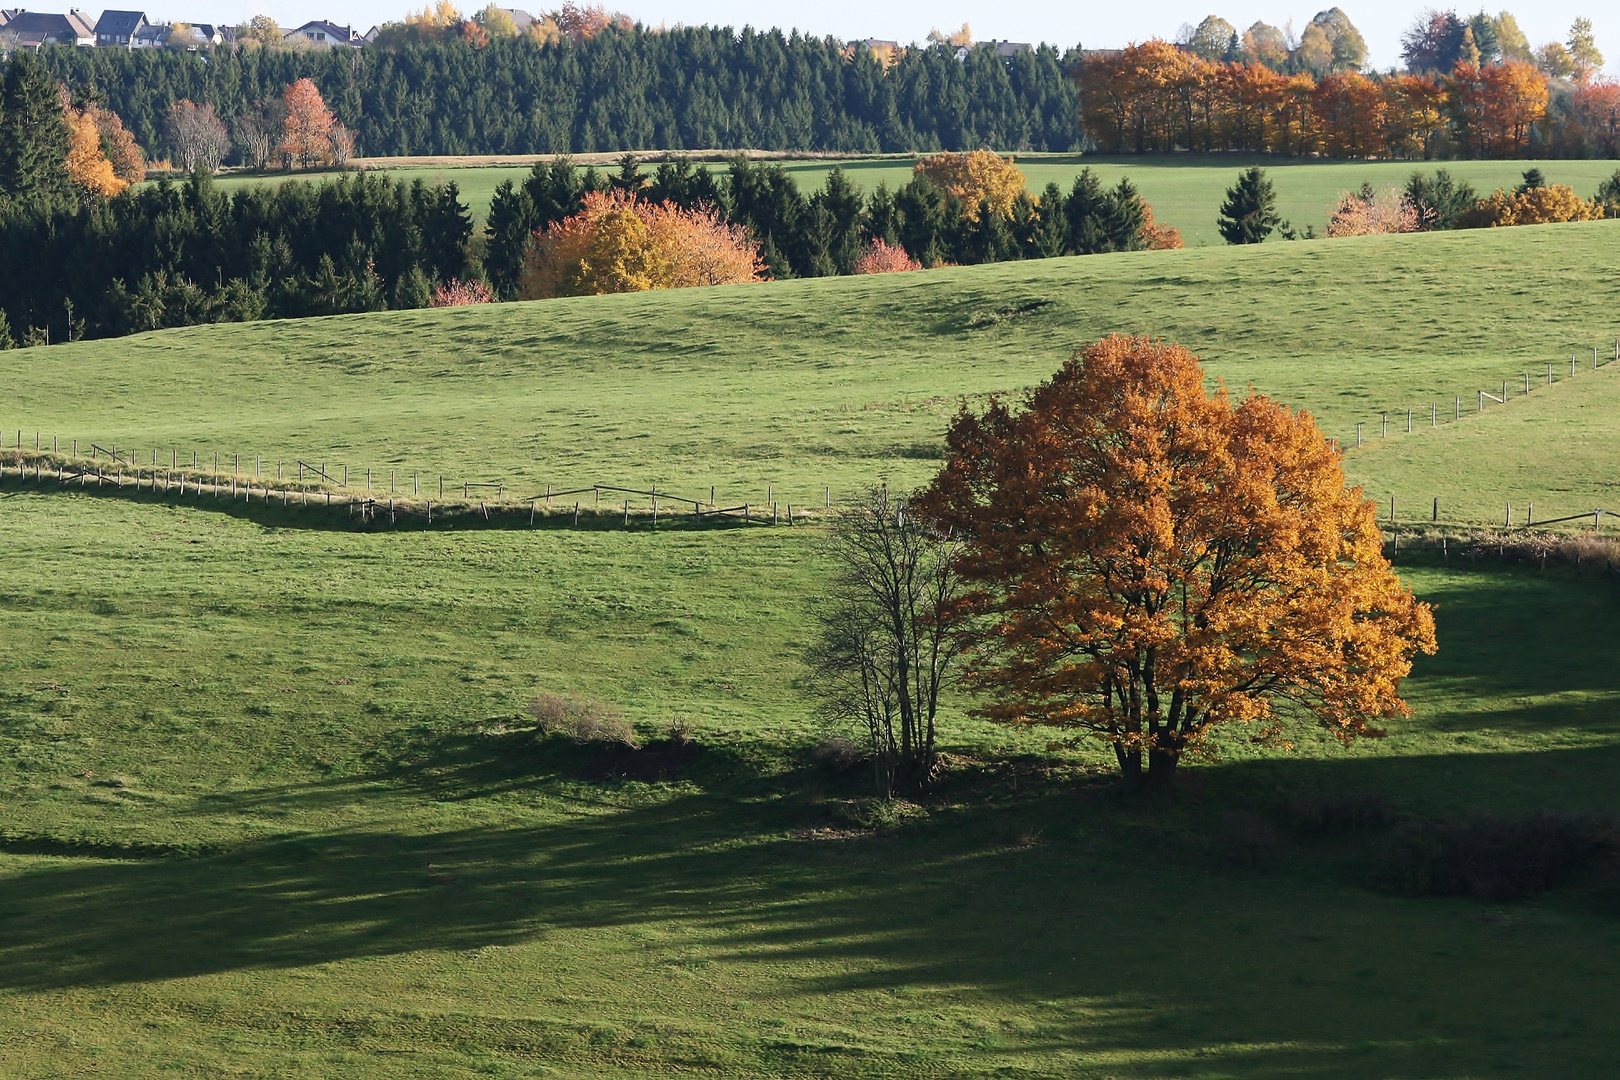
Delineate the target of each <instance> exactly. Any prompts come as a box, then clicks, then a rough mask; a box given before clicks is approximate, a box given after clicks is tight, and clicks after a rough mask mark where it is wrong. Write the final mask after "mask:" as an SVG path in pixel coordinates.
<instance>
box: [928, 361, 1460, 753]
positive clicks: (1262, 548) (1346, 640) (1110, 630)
mask: <svg viewBox="0 0 1620 1080" xmlns="http://www.w3.org/2000/svg"><path fill="white" fill-rule="evenodd" d="M947 442H948V447H949V450H948V459H947V463H946V466H945V468H944V469H943V470H942V471H941V472H940V474H939V475H938V477H936V478H935V480H934V482H933V485H932V486H931V487H930V488H929V489H928V490H927V492H926V493H925V494H924V495H923V497H922V500H921V503H920V506H921V508H922V509H923V511H924V512H925V513H926V514H927V516H928V517H929V518H930V520H931V521H932V522H933V524H934V525H935V527H936V528H937V529H939V530H941V531H942V532H946V531H948V532H949V534H950V535H952V536H954V537H957V538H959V539H960V540H961V543H962V548H961V550H960V552H959V554H958V556H957V559H956V568H957V572H958V573H960V574H961V575H962V577H963V578H964V579H965V580H966V581H967V583H968V585H969V590H970V591H969V592H968V593H967V594H966V595H965V597H964V600H963V603H962V607H961V611H962V613H963V614H964V615H966V616H967V617H968V618H969V619H970V620H971V622H970V623H969V627H970V629H969V640H970V641H971V642H972V644H973V646H974V649H975V651H974V653H973V654H972V656H971V659H970V662H969V669H968V679H969V683H970V685H971V686H972V687H974V688H976V689H977V690H979V691H981V692H983V693H984V694H985V695H986V697H987V700H988V704H987V705H986V706H985V707H984V709H983V712H985V713H986V714H987V715H989V716H991V717H993V718H996V719H1000V720H1003V721H1009V722H1015V723H1040V724H1049V725H1054V726H1056V727H1059V728H1067V729H1071V730H1074V731H1077V732H1080V733H1082V734H1085V735H1090V736H1094V737H1096V738H1100V739H1102V740H1104V741H1106V742H1107V743H1109V744H1110V745H1111V746H1112V747H1113V749H1114V752H1115V754H1116V755H1117V756H1118V760H1119V764H1120V768H1121V770H1122V771H1123V773H1124V775H1125V778H1126V781H1127V783H1130V784H1135V783H1138V782H1141V780H1142V779H1143V771H1142V770H1143V764H1144V761H1146V762H1147V764H1148V779H1150V780H1152V781H1154V782H1156V783H1159V784H1168V783H1169V781H1170V778H1171V777H1172V776H1173V775H1174V771H1175V768H1176V766H1177V764H1178V762H1179V761H1180V760H1181V759H1182V757H1183V756H1184V755H1186V754H1188V753H1190V752H1193V751H1195V750H1197V749H1198V748H1199V747H1200V746H1201V745H1202V744H1203V743H1205V741H1206V740H1207V739H1208V738H1209V737H1210V736H1211V735H1212V734H1213V733H1214V732H1215V731H1216V730H1217V729H1218V728H1219V727H1220V726H1221V725H1223V724H1229V723H1234V722H1237V723H1244V724H1249V725H1252V729H1253V731H1254V737H1256V738H1261V739H1273V740H1278V741H1281V740H1283V739H1284V737H1285V733H1286V732H1285V726H1286V723H1287V722H1288V721H1290V720H1294V719H1301V720H1303V719H1306V718H1310V719H1314V720H1315V721H1316V722H1318V723H1320V724H1321V725H1322V726H1324V727H1325V728H1326V729H1327V730H1328V731H1330V732H1332V733H1333V734H1335V735H1337V736H1339V737H1340V738H1342V739H1344V740H1346V741H1348V740H1350V739H1352V738H1354V737H1357V736H1376V735H1378V734H1381V732H1380V731H1379V729H1378V727H1377V724H1378V723H1379V722H1381V721H1382V720H1384V719H1387V718H1392V717H1399V716H1404V715H1406V714H1407V713H1408V711H1409V710H1408V709H1407V706H1406V705H1405V703H1404V702H1403V701H1402V700H1401V698H1400V696H1399V693H1398V691H1399V684H1400V680H1401V679H1402V678H1403V677H1405V675H1406V674H1407V673H1408V672H1409V671H1410V670H1411V661H1412V657H1413V655H1414V654H1415V653H1417V652H1433V651H1434V648H1435V644H1434V621H1433V618H1432V616H1431V615H1430V612H1429V609H1428V607H1427V606H1426V605H1424V604H1420V603H1418V602H1416V601H1415V600H1414V599H1413V597H1412V594H1411V592H1410V591H1409V590H1408V589H1407V588H1406V587H1405V586H1404V585H1403V584H1401V581H1400V579H1399V578H1398V577H1397V576H1396V575H1395V573H1394V572H1393V571H1392V570H1391V568H1390V565H1389V563H1388V561H1387V560H1386V559H1385V558H1384V555H1383V550H1382V548H1383V538H1382V535H1381V534H1380V532H1379V530H1378V526H1377V524H1376V522H1375V520H1374V508H1373V505H1372V503H1371V502H1369V501H1368V500H1366V499H1365V498H1363V496H1362V493H1361V490H1360V489H1359V488H1351V487H1348V486H1347V485H1346V483H1345V479H1344V473H1343V470H1342V469H1341V467H1340V463H1339V455H1338V454H1337V453H1336V452H1335V451H1334V450H1333V449H1332V448H1331V447H1329V445H1328V444H1327V442H1326V440H1324V439H1323V437H1322V434H1321V432H1320V431H1319V430H1318V429H1317V427H1316V423H1315V421H1314V420H1312V419H1311V417H1310V416H1309V414H1306V413H1302V412H1300V413H1296V412H1293V411H1291V410H1289V409H1288V408H1287V407H1286V406H1283V405H1280V404H1278V403H1277V402H1274V401H1271V400H1269V399H1267V398H1265V397H1260V396H1255V395H1251V396H1249V397H1247V398H1245V399H1244V400H1242V401H1239V402H1235V403H1234V402H1233V401H1232V400H1231V399H1230V398H1229V397H1228V396H1227V394H1226V393H1225V391H1224V390H1220V391H1218V392H1216V393H1214V394H1211V393H1209V392H1207V391H1206V390H1205V388H1204V373H1203V370H1202V368H1201V366H1200V365H1199V363H1198V361H1197V359H1196V358H1195V357H1194V356H1192V354H1191V353H1189V352H1187V350H1185V349H1183V348H1180V347H1179V346H1175V345H1167V344H1163V343H1159V342H1154V341H1150V340H1148V339H1146V338H1127V337H1111V338H1108V339H1106V340H1104V341H1101V342H1099V343H1097V344H1095V345H1092V346H1090V347H1088V348H1086V349H1084V350H1083V351H1081V352H1080V353H1078V354H1076V356H1075V357H1074V358H1073V359H1072V360H1071V361H1070V362H1069V363H1068V364H1066V365H1065V366H1064V367H1063V368H1062V370H1060V371H1059V372H1058V373H1057V375H1056V376H1054V377H1053V379H1052V380H1051V381H1050V382H1048V383H1046V384H1044V385H1042V386H1041V387H1040V388H1039V389H1037V390H1036V391H1034V392H1033V393H1032V394H1031V395H1030V397H1029V400H1028V402H1027V407H1026V408H1025V409H1024V410H1022V411H1021V412H1015V411H1014V410H1012V409H1011V408H1009V407H1008V406H1007V405H1006V404H1004V403H1001V402H997V403H994V404H992V405H991V406H990V407H989V409H988V410H987V411H986V412H985V413H984V414H983V415H975V414H973V413H971V412H968V411H966V410H964V411H963V412H962V413H961V414H960V415H959V416H958V417H957V419H956V421H955V422H954V423H953V424H952V425H951V428H950V432H949V434H948V437H947Z"/></svg>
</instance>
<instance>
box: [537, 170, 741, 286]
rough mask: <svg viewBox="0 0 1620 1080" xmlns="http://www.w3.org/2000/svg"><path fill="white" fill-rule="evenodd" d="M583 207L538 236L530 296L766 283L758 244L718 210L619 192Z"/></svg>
mask: <svg viewBox="0 0 1620 1080" xmlns="http://www.w3.org/2000/svg"><path fill="white" fill-rule="evenodd" d="M584 203H585V205H584V207H583V208H582V209H581V210H580V211H579V212H578V213H577V214H574V215H573V216H571V217H568V218H565V219H563V220H562V221H559V222H556V223H555V224H553V225H550V226H548V227H547V228H546V230H545V232H543V233H541V234H539V235H538V236H537V243H536V244H535V245H534V246H533V248H532V249H531V250H530V252H529V254H528V256H527V258H526V259H525V262H524V272H523V277H522V279H521V282H520V284H519V292H520V294H521V295H522V296H523V298H524V299H530V300H533V299H543V298H548V297H554V296H594V295H600V294H602V293H618V292H641V291H644V290H648V289H683V288H689V287H691V286H695V285H729V284H737V283H741V282H749V281H762V280H764V270H765V263H764V261H763V260H762V259H761V258H760V254H759V246H758V245H757V244H755V243H754V242H753V241H751V240H750V239H749V238H748V235H747V233H746V232H745V231H744V230H743V229H741V228H739V227H737V226H735V225H731V224H729V223H727V222H726V221H724V220H723V219H721V218H720V216H719V215H718V214H716V213H715V212H714V211H712V210H709V209H706V208H701V207H700V208H695V209H692V210H683V209H681V208H680V207H678V206H676V205H675V204H673V203H668V202H665V203H650V202H648V201H646V200H645V199H641V198H638V197H636V196H634V195H632V194H629V193H626V192H623V191H617V190H615V191H611V192H591V193H589V194H587V195H586V196H585V200H584Z"/></svg>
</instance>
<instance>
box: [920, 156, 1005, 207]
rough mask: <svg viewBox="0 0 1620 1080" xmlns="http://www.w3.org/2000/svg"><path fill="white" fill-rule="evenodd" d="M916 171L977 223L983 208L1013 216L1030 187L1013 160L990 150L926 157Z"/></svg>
mask: <svg viewBox="0 0 1620 1080" xmlns="http://www.w3.org/2000/svg"><path fill="white" fill-rule="evenodd" d="M916 171H917V172H919V173H921V174H922V175H923V176H926V177H928V179H930V180H932V181H933V182H934V186H935V187H937V188H939V189H940V190H941V191H943V192H945V193H946V194H947V195H950V196H952V197H953V198H955V199H956V201H957V202H958V203H960V204H961V206H962V216H963V217H964V218H966V219H967V220H968V221H978V220H979V214H980V212H981V210H982V208H983V207H984V206H986V205H988V206H989V207H990V211H991V213H993V214H996V215H997V216H1000V217H1006V216H1008V215H1009V214H1011V213H1012V209H1013V205H1014V204H1015V203H1017V202H1018V196H1020V195H1022V194H1023V193H1024V192H1025V190H1026V189H1027V187H1028V182H1027V181H1026V180H1025V179H1024V174H1023V173H1022V172H1021V171H1019V168H1018V166H1017V165H1015V164H1013V162H1012V160H1011V159H1010V158H1004V157H1000V156H999V155H996V154H992V153H991V152H990V151H988V150H974V151H973V152H972V153H967V154H952V153H942V154H934V155H932V156H931V157H925V158H923V159H922V160H921V161H919V162H917V170H916Z"/></svg>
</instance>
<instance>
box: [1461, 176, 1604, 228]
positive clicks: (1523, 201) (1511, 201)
mask: <svg viewBox="0 0 1620 1080" xmlns="http://www.w3.org/2000/svg"><path fill="white" fill-rule="evenodd" d="M1602 216H1603V207H1602V206H1601V205H1600V204H1599V203H1598V201H1597V200H1596V199H1590V200H1588V199H1583V198H1581V197H1580V196H1579V195H1577V194H1575V189H1574V188H1571V187H1566V186H1565V185H1563V184H1547V185H1544V186H1542V187H1528V188H1520V189H1519V190H1517V191H1503V190H1501V189H1500V188H1498V189H1497V190H1496V191H1494V192H1492V193H1491V194H1489V195H1487V196H1486V197H1485V198H1483V199H1481V200H1480V201H1479V202H1477V203H1475V204H1474V205H1473V206H1472V207H1470V208H1469V209H1467V210H1465V211H1463V213H1462V214H1460V215H1459V216H1458V218H1457V227H1458V228H1461V229H1491V228H1499V227H1503V226H1508V225H1551V224H1553V223H1555V222H1560V221H1596V220H1597V219H1598V218H1601V217H1602Z"/></svg>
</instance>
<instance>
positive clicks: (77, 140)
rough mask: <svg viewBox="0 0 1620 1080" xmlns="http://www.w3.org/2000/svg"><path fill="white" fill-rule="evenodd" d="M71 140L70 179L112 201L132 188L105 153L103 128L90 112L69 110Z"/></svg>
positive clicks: (69, 150)
mask: <svg viewBox="0 0 1620 1080" xmlns="http://www.w3.org/2000/svg"><path fill="white" fill-rule="evenodd" d="M64 115H65V118H66V120H67V126H68V132H69V139H68V156H67V172H68V176H69V177H70V178H71V179H72V180H73V182H74V184H76V185H78V186H79V187H80V188H82V189H83V190H85V191H87V192H89V193H90V194H92V195H104V196H106V197H108V198H111V197H112V196H114V195H117V194H118V193H119V192H120V191H123V190H124V189H125V188H127V187H129V181H127V180H125V179H123V178H121V177H120V176H119V175H118V174H117V172H115V171H114V169H113V163H112V162H111V161H109V160H107V157H106V155H105V154H103V153H102V152H101V128H100V126H99V125H97V123H96V118H95V117H94V116H91V115H90V114H89V113H86V112H80V111H79V110H78V109H73V108H69V109H67V110H66V111H65V114H64Z"/></svg>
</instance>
